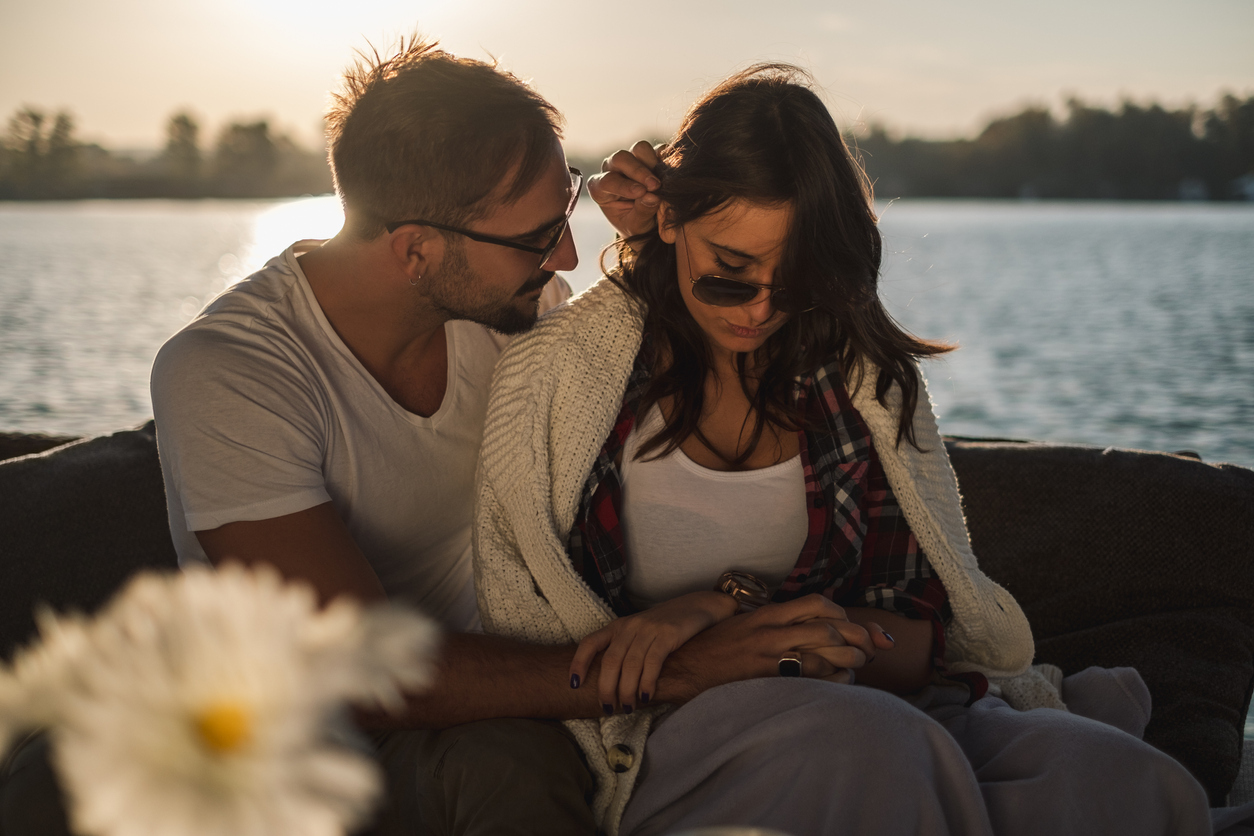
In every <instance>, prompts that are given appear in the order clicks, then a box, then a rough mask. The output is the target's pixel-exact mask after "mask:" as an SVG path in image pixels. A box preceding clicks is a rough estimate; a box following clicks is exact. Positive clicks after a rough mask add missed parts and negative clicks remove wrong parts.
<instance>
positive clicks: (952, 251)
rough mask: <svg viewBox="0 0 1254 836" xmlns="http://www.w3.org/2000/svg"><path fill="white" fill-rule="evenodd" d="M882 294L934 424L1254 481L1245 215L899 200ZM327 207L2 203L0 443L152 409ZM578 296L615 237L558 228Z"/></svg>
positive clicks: (596, 224)
mask: <svg viewBox="0 0 1254 836" xmlns="http://www.w3.org/2000/svg"><path fill="white" fill-rule="evenodd" d="M881 214H882V229H883V231H884V235H885V240H886V252H885V257H884V277H883V285H882V287H883V293H884V296H885V299H886V300H887V302H888V306H889V309H890V310H891V311H892V312H893V314H894V315H895V316H896V317H897V318H898V319H899V320H900V321H901V322H902V323H903V324H905V325H906V326H907V327H908V328H910V329H911V330H913V331H914V332H915V333H918V334H920V335H922V336H926V337H933V338H941V339H947V340H951V341H954V342H957V343H958V344H960V346H961V349H960V350H959V351H957V352H955V353H953V354H952V355H949V356H948V358H946V359H945V360H942V361H938V362H932V363H930V364H929V366H928V371H927V373H928V377H929V380H930V385H931V392H932V397H933V399H934V400H935V401H936V405H937V408H938V411H939V413H940V416H941V427H942V429H943V430H944V431H946V432H949V433H953V434H957V435H975V436H997V437H1009V438H1035V439H1045V440H1052V441H1067V442H1079V443H1085V444H1094V445H1099V446H1108V445H1115V446H1123V447H1137V448H1143V449H1154V450H1181V449H1189V450H1195V451H1197V452H1198V453H1200V454H1201V455H1202V456H1203V458H1205V459H1206V460H1207V461H1231V462H1235V463H1238V464H1243V465H1245V466H1247V467H1249V466H1254V207H1251V206H1249V205H1227V206H1221V205H1199V204H1103V203H1018V202H960V201H899V202H896V203H893V204H891V205H889V206H882V207H881ZM340 218H341V216H340V213H339V209H338V205H337V203H336V201H335V200H334V198H330V197H316V198H304V199H297V200H283V201H194V202H172V201H139V202H105V201H86V202H80V203H60V204H57V203H51V204H16V203H7V204H5V203H0V430H26V431H57V432H65V433H73V434H86V433H102V432H108V431H111V430H114V429H117V428H119V427H124V426H128V425H132V424H136V423H139V422H141V421H144V420H146V419H147V418H148V417H149V415H150V414H151V406H150V402H149V399H148V369H149V365H150V363H151V361H152V357H153V353H154V352H155V351H156V349H157V347H158V346H159V345H160V344H161V343H162V341H163V340H165V338H166V337H168V336H169V335H170V334H171V333H173V332H174V331H175V330H177V329H178V328H179V327H180V326H181V325H183V323H185V322H186V321H188V320H189V319H190V318H191V317H192V316H193V315H194V314H195V313H196V311H197V310H199V309H200V307H201V305H202V304H203V303H204V302H205V301H207V300H208V299H210V298H212V296H213V295H214V294H216V293H218V292H220V291H221V290H223V289H224V288H225V287H226V286H227V285H228V283H230V282H232V281H234V280H236V279H238V278H239V277H240V276H243V275H246V274H247V273H249V272H251V271H252V270H254V269H256V268H257V267H259V266H260V265H261V264H263V263H264V262H265V260H266V259H267V258H269V257H270V256H272V255H274V254H275V253H277V252H279V251H280V250H281V249H282V248H283V247H284V246H286V245H287V244H289V243H290V242H291V241H293V240H296V239H297V238H301V237H320V236H327V235H330V234H332V233H334V231H335V230H336V229H337V228H338V226H339V222H340ZM574 224H575V235H576V241H577V242H578V244H579V249H580V255H581V258H582V261H581V263H580V266H579V268H578V269H577V270H576V271H574V272H573V273H571V274H570V275H569V276H568V279H569V280H570V283H571V285H572V286H573V287H574V288H575V289H576V290H580V289H582V288H584V287H586V286H587V285H589V284H590V283H591V282H593V281H594V280H595V279H596V278H597V276H598V275H599V271H598V270H597V253H598V251H599V250H600V248H601V247H602V246H603V245H604V244H605V243H607V242H608V241H609V240H610V238H611V237H612V236H611V233H610V231H609V227H608V226H607V225H606V224H605V222H604V221H603V220H602V219H601V217H600V214H599V213H598V212H597V211H596V209H595V207H594V206H592V204H591V203H589V202H585V203H584V204H581V206H580V209H579V211H578V212H577V213H576V216H575V221H574Z"/></svg>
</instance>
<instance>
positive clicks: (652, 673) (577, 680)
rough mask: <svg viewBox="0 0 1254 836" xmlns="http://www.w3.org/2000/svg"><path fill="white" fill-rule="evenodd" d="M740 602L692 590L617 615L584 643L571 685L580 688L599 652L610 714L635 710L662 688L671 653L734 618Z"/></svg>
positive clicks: (601, 684) (574, 664) (573, 664)
mask: <svg viewBox="0 0 1254 836" xmlns="http://www.w3.org/2000/svg"><path fill="white" fill-rule="evenodd" d="M736 606H737V605H736V602H735V601H734V600H733V599H732V597H731V596H730V595H725V594H723V593H722V592H691V593H689V594H687V595H681V596H679V597H678V598H672V599H671V600H669V601H664V602H663V603H661V604H658V605H657V606H654V607H650V608H649V609H647V610H645V611H644V612H640V613H636V614H634V615H628V616H624V617H623V618H616V619H614V621H612V622H611V623H610V624H608V625H606V626H605V627H602V628H601V629H600V630H597V631H596V632H595V633H590V634H589V635H587V636H585V637H584V640H583V641H581V642H580V643H579V647H578V648H576V650H575V657H574V659H572V660H571V663H570V684H571V687H572V688H578V687H579V685H580V684H581V683H583V682H584V680H585V679H586V678H587V676H588V668H589V667H590V666H591V664H592V660H593V659H594V658H596V655H597V654H598V653H602V651H604V654H603V655H602V657H601V673H600V676H599V677H598V681H597V691H598V694H599V695H600V698H601V706H602V708H604V710H605V713H606V714H607V715H609V714H613V713H614V709H615V707H616V706H622V709H623V712H624V713H627V714H630V713H631V711H632V710H633V709H634V707H635V706H637V705H644V704H646V703H648V702H649V698H650V696H651V695H653V694H656V693H657V678H658V674H659V673H660V672H661V670H662V663H663V662H665V661H666V657H667V656H669V655H670V654H671V653H672V652H674V651H675V650H676V649H677V648H679V647H680V646H681V645H683V644H684V643H685V642H687V641H688V640H689V639H690V638H692V637H693V636H695V635H696V634H697V633H700V632H701V631H702V630H705V629H706V628H708V627H712V626H713V625H715V624H717V623H719V622H720V621H722V620H724V619H726V618H730V617H731V616H732V615H734V614H735V612H736Z"/></svg>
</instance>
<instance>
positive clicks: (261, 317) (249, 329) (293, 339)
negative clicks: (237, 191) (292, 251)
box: [153, 256, 309, 377]
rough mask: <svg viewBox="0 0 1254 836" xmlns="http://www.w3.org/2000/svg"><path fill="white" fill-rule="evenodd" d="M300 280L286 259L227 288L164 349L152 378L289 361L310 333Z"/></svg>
mask: <svg viewBox="0 0 1254 836" xmlns="http://www.w3.org/2000/svg"><path fill="white" fill-rule="evenodd" d="M301 295H302V294H301V291H300V284H299V278H298V277H297V276H296V274H295V272H294V271H293V269H292V267H291V266H290V264H289V263H288V262H287V261H286V259H285V258H284V256H278V257H276V258H273V259H271V260H270V261H269V262H268V263H267V264H266V266H265V267H263V268H262V269H260V270H258V271H257V272H256V273H253V274H252V275H250V276H248V277H247V278H244V279H241V280H240V281H239V282H237V283H236V284H235V285H233V286H231V287H229V288H227V289H226V290H225V291H223V292H222V293H221V294H219V295H218V296H217V297H216V298H215V299H213V300H212V301H211V302H209V304H207V305H206V306H205V308H204V309H203V310H202V311H201V312H200V313H199V314H198V315H197V316H196V318H195V319H193V320H192V321H191V322H189V323H187V324H186V325H185V326H183V327H182V328H181V329H179V330H178V331H177V332H175V333H174V334H173V335H172V336H171V337H170V338H169V339H167V340H166V342H165V343H164V344H163V345H162V346H161V348H160V349H159V350H158V352H157V357H156V360H155V361H154V364H153V374H154V377H156V376H157V375H158V373H159V372H160V371H161V370H163V369H172V370H174V372H175V373H176V374H183V373H186V372H188V371H191V370H195V371H197V372H204V371H207V370H215V369H217V370H222V371H226V372H229V371H230V370H231V369H236V368H239V364H240V363H241V362H242V361H243V360H244V359H245V358H253V359H254V361H255V359H256V358H258V356H259V355H261V356H269V357H271V358H272V359H279V358H289V359H290V358H291V357H292V356H293V355H295V354H297V353H299V351H298V348H297V347H298V344H299V343H300V342H301V341H302V339H304V337H303V336H302V333H303V332H304V331H308V330H309V329H308V327H307V325H305V324H304V323H303V322H302V320H303V319H307V318H308V314H307V312H305V313H304V314H302V312H301V311H300V308H301V307H307V303H306V301H305V300H304V299H302V298H301Z"/></svg>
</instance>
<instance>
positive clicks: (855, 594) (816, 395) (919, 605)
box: [568, 351, 987, 699]
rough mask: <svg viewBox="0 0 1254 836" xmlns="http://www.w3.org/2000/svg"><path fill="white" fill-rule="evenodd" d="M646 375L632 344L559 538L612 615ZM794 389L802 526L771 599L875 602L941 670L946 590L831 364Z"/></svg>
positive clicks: (624, 604)
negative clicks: (915, 621)
mask: <svg viewBox="0 0 1254 836" xmlns="http://www.w3.org/2000/svg"><path fill="white" fill-rule="evenodd" d="M648 382H649V362H648V360H647V358H646V352H645V351H641V353H640V354H639V355H637V357H636V362H635V365H634V367H633V368H632V372H631V375H630V377H629V378H628V381H627V390H626V393H625V394H624V396H623V406H622V409H621V410H620V411H619V414H618V417H617V419H616V420H615V422H614V428H613V429H612V430H611V431H610V435H609V438H607V439H606V441H605V444H604V446H602V448H601V452H600V454H599V455H598V456H597V458H596V461H595V463H594V464H593V467H592V472H591V474H590V475H589V476H588V480H587V481H586V482H585V483H584V488H583V494H582V496H581V499H580V503H579V509H578V511H577V513H576V516H575V526H574V529H573V530H572V531H571V534H570V540H569V544H568V552H569V554H570V559H571V561H572V563H573V564H574V566H575V568H576V569H577V570H578V571H579V573H580V575H581V576H582V577H583V579H584V581H585V582H586V583H587V584H588V586H589V587H590V588H591V589H592V590H593V591H594V592H596V593H597V594H598V595H600V596H601V597H602V598H603V599H604V600H605V601H606V602H608V603H609V605H610V607H611V608H612V609H613V610H614V612H615V613H616V614H618V615H620V616H624V615H630V614H631V613H633V612H635V608H634V607H633V606H632V605H631V602H630V601H629V600H628V599H627V595H626V579H627V555H626V552H625V550H624V537H623V531H622V523H621V520H620V510H621V508H622V474H621V470H620V466H621V460H622V455H623V448H624V447H625V446H626V442H627V437H628V436H629V435H630V434H631V430H632V428H633V427H634V426H635V423H636V420H637V417H638V415H637V408H638V406H639V403H640V398H641V396H642V395H643V393H644V389H645V386H646V385H647V384H648ZM796 397H797V403H798V405H799V406H800V407H801V409H802V410H803V412H804V414H805V415H806V417H807V419H808V421H807V423H808V425H809V426H810V427H811V428H813V429H809V430H806V431H804V432H801V433H799V442H800V448H801V465H802V470H803V473H804V474H805V485H806V508H807V511H808V513H809V519H810V525H809V534H808V536H807V537H806V541H805V545H804V546H803V547H802V549H801V554H800V556H799V557H798V559H797V564H796V566H794V567H793V570H792V572H791V573H789V575H788V577H787V578H786V579H785V580H784V582H783V584H782V585H781V586H780V588H779V589H778V590H777V591H776V592H775V594H774V596H773V598H772V600H774V601H788V600H791V599H793V598H799V597H801V596H802V595H808V594H811V593H818V594H820V595H823V596H825V597H827V598H830V599H831V600H833V601H835V602H836V603H838V604H840V605H841V606H850V607H878V608H880V609H884V610H888V611H890V612H895V613H898V614H900V615H903V616H906V617H907V618H925V619H928V620H930V621H931V622H932V625H933V635H934V637H935V642H934V645H933V647H934V655H935V660H934V661H935V664H936V669H937V671H943V670H944V665H943V662H942V661H941V660H942V659H943V658H944V653H945V623H946V622H947V621H948V620H949V619H950V617H951V612H950V608H949V597H948V595H947V594H946V592H945V587H944V585H943V584H942V583H941V581H940V578H938V577H937V576H936V573H935V572H934V571H933V570H932V567H931V565H930V564H929V563H928V560H927V557H926V556H925V555H924V554H923V550H922V549H921V548H920V547H919V543H918V540H917V539H915V536H914V534H913V533H911V531H910V527H909V525H908V524H907V522H906V518H905V515H904V514H903V513H902V511H901V507H900V506H899V505H898V504H897V500H896V498H895V497H894V496H893V492H892V488H891V487H890V486H889V484H888V478H887V477H886V476H885V474H884V470H883V468H882V467H881V466H880V462H879V457H878V456H877V455H876V453H875V448H874V446H873V445H872V443H871V434H870V431H869V430H868V429H867V427H866V425H865V424H864V423H863V421H862V416H861V415H859V414H858V411H857V410H856V409H855V408H854V406H853V403H852V401H851V400H850V398H849V394H848V392H847V391H846V389H845V386H844V383H843V381H842V380H841V375H840V371H839V368H838V367H837V366H836V365H835V364H832V365H830V366H825V367H823V368H820V369H819V370H818V371H817V372H815V373H814V374H813V375H811V376H809V377H807V378H805V379H804V380H802V381H800V382H799V383H798V386H797V391H796ZM950 676H951V677H952V678H959V679H961V680H962V681H963V682H964V683H965V684H967V685H968V686H969V687H970V688H971V692H972V698H973V699H976V698H978V697H979V696H982V695H983V694H984V691H985V690H986V689H987V682H986V681H985V680H984V678H983V677H982V676H980V675H979V674H975V675H974V676H967V675H963V676H961V677H954V676H953V675H950Z"/></svg>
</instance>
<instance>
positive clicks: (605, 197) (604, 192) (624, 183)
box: [588, 171, 658, 210]
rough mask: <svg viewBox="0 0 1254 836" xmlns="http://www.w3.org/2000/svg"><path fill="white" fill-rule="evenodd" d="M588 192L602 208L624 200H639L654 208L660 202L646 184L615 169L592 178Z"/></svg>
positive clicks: (633, 201) (589, 181) (632, 201)
mask: <svg viewBox="0 0 1254 836" xmlns="http://www.w3.org/2000/svg"><path fill="white" fill-rule="evenodd" d="M588 194H589V195H590V196H591V197H592V199H593V200H594V201H596V203H597V205H598V206H600V207H601V208H602V209H604V208H605V207H606V206H607V205H609V204H612V203H617V202H623V201H627V202H631V203H635V202H636V201H637V200H639V201H640V203H641V204H642V205H646V206H649V207H651V209H653V210H656V209H657V204H658V197H657V195H655V194H650V193H649V190H648V189H647V188H646V187H645V186H642V185H641V184H640V183H638V182H636V181H635V180H632V179H630V178H628V177H624V176H623V175H622V174H619V173H618V172H614V171H610V172H606V173H605V174H598V175H596V176H595V177H592V178H590V179H589V180H588Z"/></svg>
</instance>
